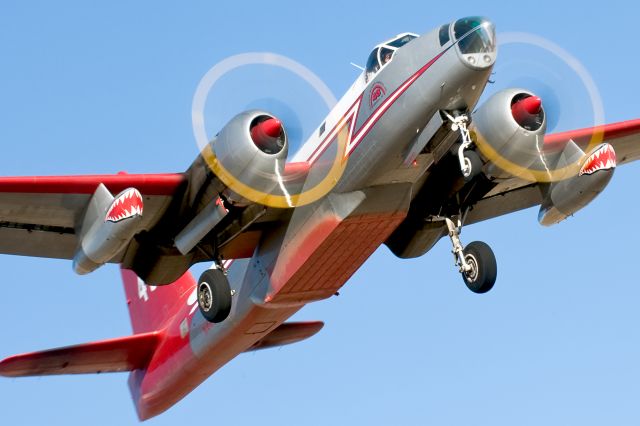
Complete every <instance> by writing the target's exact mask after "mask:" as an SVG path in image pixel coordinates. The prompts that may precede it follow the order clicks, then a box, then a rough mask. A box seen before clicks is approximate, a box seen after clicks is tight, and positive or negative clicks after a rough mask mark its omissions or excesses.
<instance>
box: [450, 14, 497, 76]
mask: <svg viewBox="0 0 640 426" xmlns="http://www.w3.org/2000/svg"><path fill="white" fill-rule="evenodd" d="M439 38H440V45H441V46H444V45H445V44H447V43H449V41H450V40H453V41H454V42H455V43H456V49H457V51H458V54H459V55H460V56H461V57H462V58H463V59H464V61H465V62H466V63H467V64H468V65H470V66H471V67H473V68H484V67H488V66H491V65H493V63H494V62H495V59H496V51H497V49H496V33H495V27H494V26H493V24H492V23H491V22H490V21H489V20H487V19H486V18H483V17H480V16H470V17H467V18H462V19H458V20H457V21H455V22H454V23H452V24H445V25H443V26H442V27H440V31H439Z"/></svg>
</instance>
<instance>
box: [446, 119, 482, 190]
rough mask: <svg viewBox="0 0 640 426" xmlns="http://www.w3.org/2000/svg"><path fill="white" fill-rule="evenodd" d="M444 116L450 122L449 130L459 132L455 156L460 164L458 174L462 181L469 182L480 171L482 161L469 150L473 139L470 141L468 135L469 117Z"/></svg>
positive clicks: (469, 135) (475, 153) (476, 154)
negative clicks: (460, 174)
mask: <svg viewBox="0 0 640 426" xmlns="http://www.w3.org/2000/svg"><path fill="white" fill-rule="evenodd" d="M445 114H446V116H447V118H448V119H449V121H451V130H453V131H454V132H455V131H457V130H459V131H460V136H461V138H462V143H461V144H459V145H458V146H457V153H456V154H457V156H458V161H459V163H460V172H461V173H462V176H463V177H464V180H466V181H467V182H469V181H470V180H471V179H473V178H474V177H476V176H477V175H478V174H479V173H480V172H481V171H482V159H481V158H480V156H479V155H478V153H477V152H475V151H474V150H472V149H469V148H471V146H472V145H473V139H471V134H470V133H469V129H467V123H468V122H469V117H467V115H466V114H461V115H457V116H455V117H454V116H452V115H451V114H449V113H447V112H445Z"/></svg>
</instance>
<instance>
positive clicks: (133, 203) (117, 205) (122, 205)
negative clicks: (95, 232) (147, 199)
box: [104, 188, 143, 222]
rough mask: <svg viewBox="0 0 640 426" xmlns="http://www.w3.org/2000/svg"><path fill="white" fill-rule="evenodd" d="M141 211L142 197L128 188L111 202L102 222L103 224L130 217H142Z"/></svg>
mask: <svg viewBox="0 0 640 426" xmlns="http://www.w3.org/2000/svg"><path fill="white" fill-rule="evenodd" d="M142 211H143V201H142V195H140V192H139V191H138V190H137V189H135V188H129V189H125V190H124V191H122V192H121V193H120V194H118V196H117V197H116V198H115V199H114V200H113V202H112V203H111V206H110V207H109V209H108V210H107V214H106V216H105V219H104V220H105V222H107V221H111V222H119V221H121V220H124V219H128V218H130V217H135V216H142Z"/></svg>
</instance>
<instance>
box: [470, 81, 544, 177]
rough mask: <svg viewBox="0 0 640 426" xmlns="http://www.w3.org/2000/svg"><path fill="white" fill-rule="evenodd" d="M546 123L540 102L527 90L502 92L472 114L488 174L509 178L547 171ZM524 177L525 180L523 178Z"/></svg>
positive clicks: (477, 142)
mask: <svg viewBox="0 0 640 426" xmlns="http://www.w3.org/2000/svg"><path fill="white" fill-rule="evenodd" d="M546 129H547V120H546V117H545V113H544V109H543V108H542V104H541V101H540V98H538V97H537V96H535V95H534V94H533V93H531V92H529V91H527V90H524V89H506V90H502V91H500V92H498V93H496V94H495V95H493V96H492V97H491V98H489V99H488V100H487V101H486V102H485V103H484V104H482V105H481V106H480V107H479V108H478V109H477V110H476V111H475V112H474V113H473V114H472V125H471V126H470V130H471V131H472V132H474V133H475V139H476V145H477V146H478V149H479V151H480V154H481V155H482V157H483V159H484V160H486V161H487V165H486V166H485V170H484V171H485V174H486V175H488V176H490V177H493V178H509V177H512V176H514V174H515V173H516V170H517V173H518V175H520V176H521V174H523V173H524V174H526V173H527V170H544V163H543V156H542V153H541V150H542V144H543V142H544V135H545V132H546ZM521 177H523V176H521Z"/></svg>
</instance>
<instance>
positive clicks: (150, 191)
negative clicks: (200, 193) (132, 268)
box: [0, 173, 186, 261]
mask: <svg viewBox="0 0 640 426" xmlns="http://www.w3.org/2000/svg"><path fill="white" fill-rule="evenodd" d="M185 181H186V178H185V175H184V174H181V173H175V174H117V175H93V176H64V177H60V176H48V177H3V178H0V253H3V254H17V255H25V256H38V257H51V258H61V259H71V258H73V255H74V252H75V250H76V248H77V245H78V238H77V234H78V229H79V226H80V224H81V223H82V219H83V217H84V213H85V210H86V209H87V206H88V204H89V200H90V199H91V196H92V195H93V193H94V192H95V191H96V189H97V188H98V186H99V185H100V184H103V185H104V186H105V187H106V188H107V189H108V190H109V191H110V192H111V193H113V194H117V193H119V192H120V191H122V190H124V189H126V188H129V187H134V188H136V189H138V190H139V191H140V193H141V194H142V196H143V198H144V206H145V207H144V213H145V214H144V217H143V219H142V220H143V223H142V228H143V229H150V228H152V227H153V226H154V225H155V224H156V223H157V222H158V220H159V218H160V217H161V216H162V215H163V213H164V212H165V211H166V210H167V208H168V207H169V205H170V204H171V201H172V199H173V197H174V196H175V195H176V193H179V192H180V191H181V188H182V187H183V186H184V183H185ZM119 260H120V259H114V261H119Z"/></svg>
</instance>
